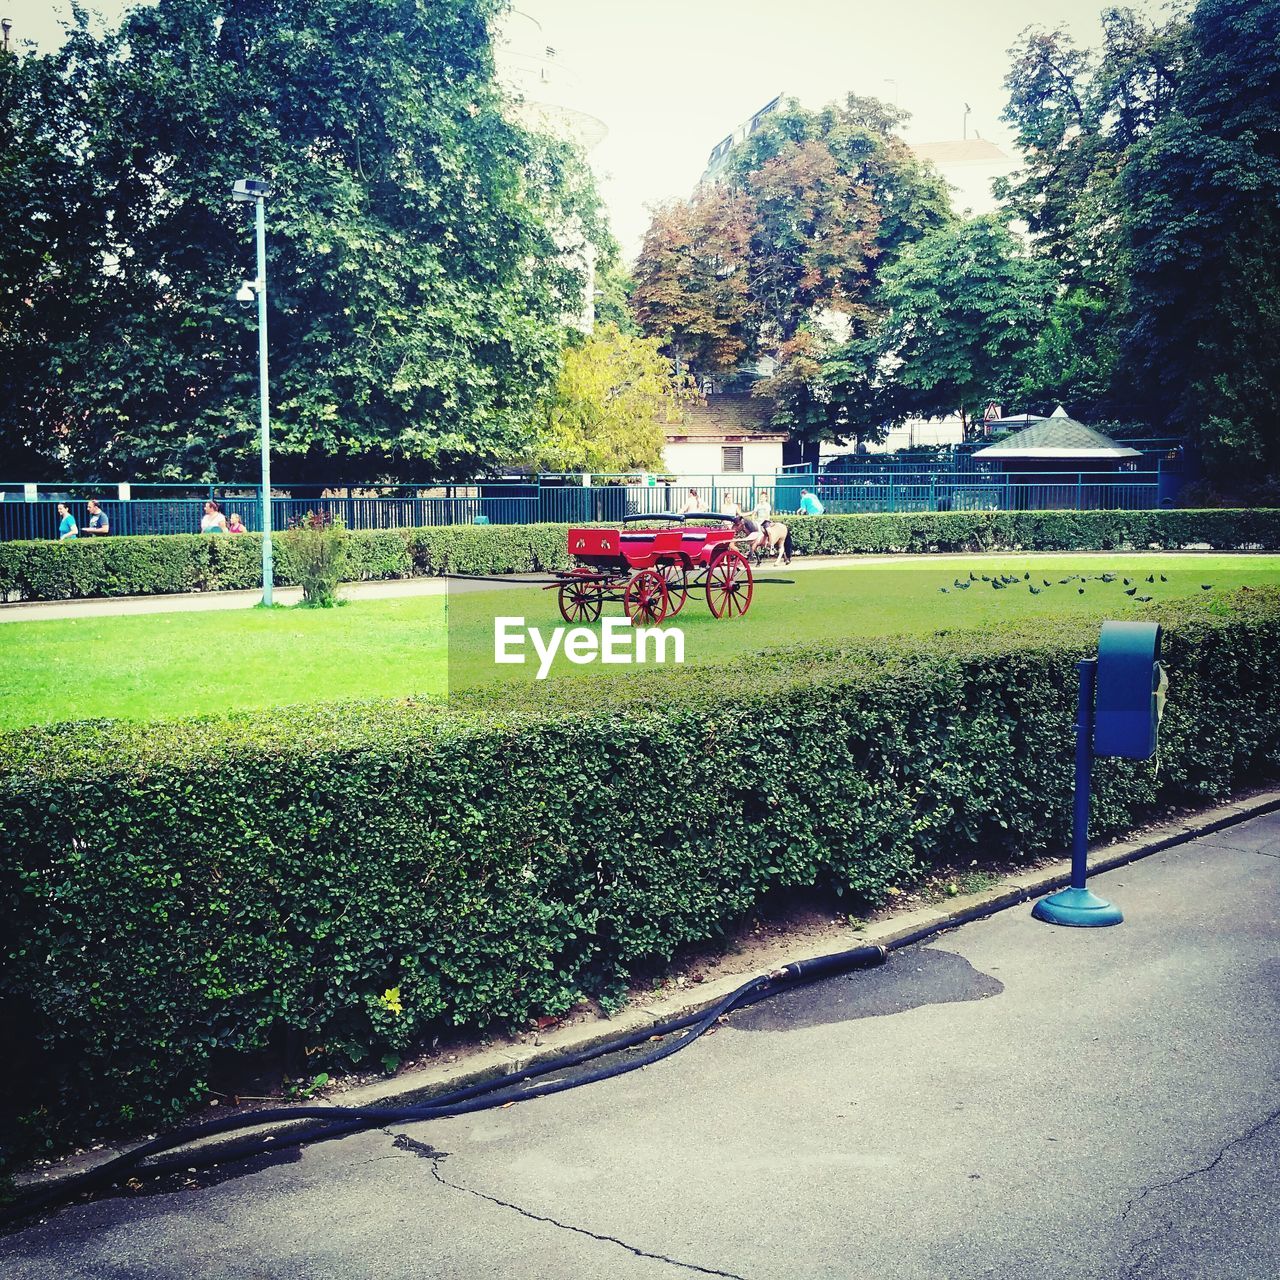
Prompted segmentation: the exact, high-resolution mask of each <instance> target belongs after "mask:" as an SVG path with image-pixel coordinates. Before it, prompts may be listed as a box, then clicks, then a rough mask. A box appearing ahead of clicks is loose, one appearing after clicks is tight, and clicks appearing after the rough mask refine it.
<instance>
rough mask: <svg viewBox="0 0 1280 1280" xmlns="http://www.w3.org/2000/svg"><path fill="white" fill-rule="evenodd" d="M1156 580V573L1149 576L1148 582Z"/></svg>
mask: <svg viewBox="0 0 1280 1280" xmlns="http://www.w3.org/2000/svg"><path fill="white" fill-rule="evenodd" d="M1155 580H1156V575H1155V574H1154V573H1149V574H1147V581H1148V582H1154V581H1155Z"/></svg>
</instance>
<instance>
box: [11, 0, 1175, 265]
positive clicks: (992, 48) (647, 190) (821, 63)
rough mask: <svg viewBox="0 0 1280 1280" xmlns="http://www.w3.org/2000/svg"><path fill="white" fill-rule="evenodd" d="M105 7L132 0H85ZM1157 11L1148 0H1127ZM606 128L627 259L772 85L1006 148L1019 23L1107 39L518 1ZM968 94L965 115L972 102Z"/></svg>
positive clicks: (1067, 19)
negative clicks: (1035, 30) (874, 102)
mask: <svg viewBox="0 0 1280 1280" xmlns="http://www.w3.org/2000/svg"><path fill="white" fill-rule="evenodd" d="M87 3H88V4H89V7H90V8H92V9H96V10H97V11H98V12H100V13H101V14H103V15H104V16H105V17H107V18H108V19H114V18H117V17H118V16H119V15H120V13H121V12H123V11H124V10H125V9H126V8H128V7H130V6H129V4H128V3H127V2H126V0H96V3H95V0H87ZM1131 5H1132V7H1133V8H1136V9H1138V10H1139V11H1140V12H1144V13H1147V14H1148V15H1151V14H1153V13H1156V12H1157V7H1156V5H1155V3H1154V2H1153V0H1131ZM70 7H71V5H70V0H0V15H3V16H8V17H10V18H11V19H12V20H13V23H14V29H13V38H14V39H15V40H16V39H19V38H28V39H33V40H35V41H37V43H38V44H39V45H40V46H41V47H42V48H45V49H51V48H54V47H56V45H57V43H58V41H59V39H60V36H59V21H60V20H61V19H64V18H65V17H66V16H67V15H68V14H69V12H70ZM514 7H515V8H516V9H519V10H522V11H523V12H524V13H526V14H527V15H529V16H531V17H533V18H535V19H536V20H537V21H538V22H539V23H540V24H541V26H542V34H543V36H544V37H545V41H546V44H549V45H551V46H552V47H553V48H555V50H556V60H557V62H558V63H559V64H560V65H562V66H563V67H564V68H566V70H571V71H572V72H573V73H575V75H576V77H577V80H578V81H579V86H578V91H577V95H576V97H577V101H578V103H579V104H580V105H581V106H582V107H583V108H584V109H586V110H588V111H590V112H591V114H593V115H595V116H596V117H598V118H599V119H600V120H601V121H602V122H603V123H604V124H605V125H606V126H607V128H608V130H609V132H608V135H607V137H606V138H605V139H604V141H603V142H601V143H600V144H599V146H598V147H597V148H596V149H595V151H594V152H593V153H592V155H591V157H590V159H591V162H592V166H593V167H594V169H595V170H596V173H597V175H598V177H599V179H600V186H601V192H602V195H603V196H604V198H605V202H606V204H607V205H608V207H609V211H610V216H611V221H612V225H613V230H614V233H615V235H617V237H618V239H619V241H620V242H621V244H622V247H623V253H624V257H626V258H630V257H632V256H633V255H634V254H635V252H636V251H637V250H638V248H639V246H640V241H641V238H642V237H643V234H644V230H645V228H646V226H647V225H648V222H649V214H648V212H647V208H648V206H651V205H653V204H654V203H657V202H660V201H663V200H668V199H672V198H683V197H687V196H688V195H689V194H690V192H691V191H692V189H693V187H694V184H695V183H696V182H697V180H698V177H699V175H700V174H701V173H702V169H703V166H704V165H705V163H706V159H707V155H708V153H709V152H710V150H711V148H712V147H713V146H714V145H715V144H716V142H718V141H719V140H720V139H721V138H723V137H724V136H725V135H726V134H728V133H730V132H731V131H732V130H733V129H734V128H736V127H737V126H738V125H739V124H740V123H742V121H744V120H745V119H747V118H748V117H750V116H751V115H752V114H753V113H754V112H755V111H756V110H757V109H758V108H760V107H761V106H763V105H764V104H765V103H766V102H768V101H769V100H770V99H771V98H773V97H774V96H775V95H776V94H778V93H779V92H783V93H786V94H788V95H790V96H794V97H797V98H799V99H800V101H801V102H802V103H803V104H804V105H805V106H807V107H819V106H821V105H822V104H823V103H825V102H829V101H832V100H837V99H842V98H843V97H844V95H845V94H846V93H849V92H854V93H858V94H860V95H863V96H867V97H879V98H884V99H885V100H886V101H889V102H894V103H896V104H897V105H898V106H899V107H901V108H903V109H905V110H907V111H910V112H911V113H912V117H913V118H912V120H911V122H910V124H909V125H908V126H907V130H906V136H907V138H908V140H909V141H912V142H937V141H944V140H949V139H958V138H960V137H961V136H962V131H963V130H964V129H966V128H967V130H968V135H969V136H970V137H973V136H974V135H975V133H976V134H977V135H979V136H981V137H983V138H987V139H989V140H991V141H993V142H995V143H996V144H997V145H998V146H1000V147H1002V148H1003V149H1004V150H1005V151H1007V152H1009V153H1010V154H1013V148H1012V146H1011V135H1010V132H1009V129H1008V126H1007V125H1005V124H1004V123H1003V122H1002V121H1001V120H1000V113H1001V111H1002V110H1003V108H1004V105H1005V101H1006V94H1005V89H1004V78H1005V76H1006V75H1007V74H1008V71H1009V63H1010V59H1009V55H1008V49H1009V47H1010V46H1011V45H1012V44H1013V43H1014V41H1015V40H1016V39H1017V37H1018V34H1019V32H1021V31H1022V30H1023V28H1024V27H1026V26H1028V25H1033V24H1034V25H1039V26H1043V27H1046V28H1048V29H1053V28H1056V27H1063V28H1065V29H1067V30H1068V31H1070V32H1071V34H1072V35H1073V36H1074V37H1075V39H1076V41H1077V43H1079V44H1082V45H1094V44H1096V43H1097V42H1098V40H1099V37H1100V26H1099V22H1098V18H1099V15H1100V14H1101V12H1102V10H1103V8H1104V7H1105V2H1104V0H969V2H968V3H965V0H889V2H888V3H885V2H884V0H874V2H869V0H787V2H786V3H781V2H780V0H514ZM966 105H967V106H968V107H969V108H970V111H969V114H968V118H967V120H966V118H965V107H966Z"/></svg>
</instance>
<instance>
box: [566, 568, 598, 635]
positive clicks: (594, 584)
mask: <svg viewBox="0 0 1280 1280" xmlns="http://www.w3.org/2000/svg"><path fill="white" fill-rule="evenodd" d="M556 595H557V598H558V600H559V602H560V616H561V617H562V618H563V619H564V620H565V621H566V622H594V621H595V620H596V619H597V618H598V617H599V616H600V610H601V609H602V608H603V607H604V589H603V588H602V587H601V585H600V579H599V578H598V577H589V576H587V571H586V570H582V569H578V570H575V572H574V576H573V577H572V578H569V579H568V580H567V581H565V582H562V583H561V584H560V590H559V591H558V592H557V593H556Z"/></svg>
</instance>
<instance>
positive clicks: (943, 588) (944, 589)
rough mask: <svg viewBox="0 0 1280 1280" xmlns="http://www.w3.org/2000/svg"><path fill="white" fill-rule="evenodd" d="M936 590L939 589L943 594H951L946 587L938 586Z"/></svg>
mask: <svg viewBox="0 0 1280 1280" xmlns="http://www.w3.org/2000/svg"><path fill="white" fill-rule="evenodd" d="M938 590H939V591H941V592H942V594H943V595H944V596H945V595H950V594H951V593H950V592H949V591H948V590H947V588H946V587H939V588H938Z"/></svg>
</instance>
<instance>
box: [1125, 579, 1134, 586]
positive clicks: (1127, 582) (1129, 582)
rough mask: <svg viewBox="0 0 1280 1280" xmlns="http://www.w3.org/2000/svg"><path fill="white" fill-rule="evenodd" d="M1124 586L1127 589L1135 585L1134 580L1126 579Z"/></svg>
mask: <svg viewBox="0 0 1280 1280" xmlns="http://www.w3.org/2000/svg"><path fill="white" fill-rule="evenodd" d="M1124 585H1125V586H1126V587H1128V586H1132V585H1133V579H1132V578H1126V579H1125V580H1124Z"/></svg>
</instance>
